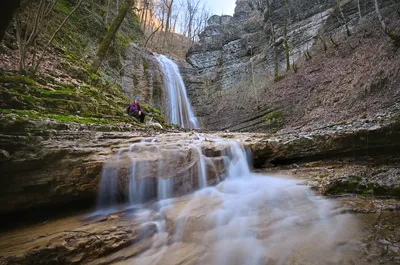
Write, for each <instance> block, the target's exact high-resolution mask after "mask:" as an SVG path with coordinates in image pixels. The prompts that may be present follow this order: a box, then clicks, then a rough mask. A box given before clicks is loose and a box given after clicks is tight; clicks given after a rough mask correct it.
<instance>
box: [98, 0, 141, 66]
mask: <svg viewBox="0 0 400 265" xmlns="http://www.w3.org/2000/svg"><path fill="white" fill-rule="evenodd" d="M134 3H135V0H125V3H124V6H123V7H122V8H121V9H120V10H119V12H118V14H117V16H116V17H115V18H114V19H113V21H112V23H111V25H110V28H109V29H108V31H107V33H106V35H105V36H104V38H103V40H102V42H101V44H100V47H99V49H98V50H97V53H96V58H95V59H94V61H93V63H92V67H93V70H94V71H95V72H97V70H99V68H100V65H101V63H102V61H103V60H104V58H105V56H106V53H107V50H108V48H109V47H110V44H111V42H112V40H113V39H114V38H115V34H117V31H118V29H119V27H120V26H121V24H122V21H123V20H124V18H125V17H126V15H127V14H128V12H129V11H130V10H132V6H133V5H134Z"/></svg>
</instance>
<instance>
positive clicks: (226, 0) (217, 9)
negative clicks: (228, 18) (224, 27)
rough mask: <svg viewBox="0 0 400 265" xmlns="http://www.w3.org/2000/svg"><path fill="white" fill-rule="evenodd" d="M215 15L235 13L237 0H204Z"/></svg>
mask: <svg viewBox="0 0 400 265" xmlns="http://www.w3.org/2000/svg"><path fill="white" fill-rule="evenodd" d="M204 1H205V2H206V3H207V5H208V6H209V7H210V9H211V13H213V14H215V15H233V11H234V9H235V2H236V0H204Z"/></svg>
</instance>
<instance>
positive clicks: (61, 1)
mask: <svg viewBox="0 0 400 265" xmlns="http://www.w3.org/2000/svg"><path fill="white" fill-rule="evenodd" d="M55 10H56V11H57V12H60V13H64V14H69V13H70V12H71V8H70V7H69V6H68V2H67V1H66V0H58V1H57V3H56V6H55Z"/></svg>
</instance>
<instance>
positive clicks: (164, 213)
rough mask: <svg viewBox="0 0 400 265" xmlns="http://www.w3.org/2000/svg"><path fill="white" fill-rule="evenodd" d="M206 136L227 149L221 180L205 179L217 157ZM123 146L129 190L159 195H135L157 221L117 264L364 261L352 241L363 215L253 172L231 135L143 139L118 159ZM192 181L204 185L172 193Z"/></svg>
mask: <svg viewBox="0 0 400 265" xmlns="http://www.w3.org/2000/svg"><path fill="white" fill-rule="evenodd" d="M206 141H211V142H213V145H215V146H216V147H217V148H216V150H220V151H221V152H220V155H221V157H222V159H221V161H222V164H223V165H224V166H223V167H224V168H225V170H224V172H225V173H224V174H223V175H219V174H217V176H214V178H215V180H216V181H215V182H216V183H217V185H216V186H208V185H207V183H208V182H209V181H210V178H211V175H209V172H210V171H212V169H213V168H214V169H215V168H217V167H218V165H217V164H215V163H214V162H213V161H214V160H212V159H211V157H206V155H205V154H204V153H203V152H204V150H203V149H202V148H201V147H200V146H201V143H204V142H206ZM180 150H186V151H187V152H183V153H180ZM124 152H125V155H126V156H128V157H129V158H130V167H131V168H130V170H128V172H130V175H129V178H130V180H129V182H128V184H127V185H129V189H130V190H131V191H132V190H133V191H134V193H135V194H136V195H135V194H130V195H129V197H130V198H132V197H135V196H136V197H137V196H139V195H138V194H142V195H140V196H139V197H142V196H143V192H145V193H156V195H155V196H156V198H157V202H155V203H150V204H140V203H142V202H143V199H135V200H132V199H131V200H130V201H131V203H133V204H134V205H138V204H140V205H141V206H140V207H139V208H140V209H141V210H140V211H139V212H138V213H137V214H140V216H141V218H140V219H141V220H143V219H147V221H144V222H143V224H142V227H143V229H146V227H148V226H150V225H155V227H156V228H157V229H156V231H157V232H156V234H155V235H154V237H153V244H152V246H151V247H150V248H149V249H148V250H147V251H144V252H143V253H141V254H139V255H137V256H135V257H133V258H131V259H127V260H124V261H120V262H116V263H112V264H119V265H122V264H137V265H157V264H158V265H175V264H210V265H286V264H287V265H289V264H295V265H301V264H320V265H322V264H323V265H327V264H359V263H357V260H356V259H354V253H356V250H355V248H356V245H355V244H354V243H353V242H352V240H354V238H357V236H359V233H358V231H359V230H358V229H357V226H358V223H357V222H356V220H355V219H353V217H352V216H351V215H349V214H342V213H340V209H338V207H337V205H336V204H335V203H334V202H333V201H330V200H327V199H324V198H321V197H319V196H316V195H315V194H313V192H312V191H311V190H310V189H309V188H308V187H306V186H302V185H300V183H299V181H297V180H293V179H289V178H283V177H272V176H264V175H259V174H254V173H251V171H250V168H249V163H248V157H249V154H248V153H247V152H246V150H244V148H243V147H242V146H241V145H240V144H238V143H237V142H235V141H233V140H222V139H217V138H215V139H209V138H208V139H205V138H204V137H202V136H201V135H193V136H192V138H191V139H186V140H183V141H179V142H174V143H171V142H170V143H164V144H163V143H160V142H154V141H142V142H141V143H136V144H134V145H133V146H131V148H129V149H127V150H123V151H121V152H120V154H119V156H118V165H119V166H121V165H124V159H123V157H124ZM177 153H178V154H179V153H180V154H179V155H173V154H177ZM149 154H150V155H149ZM184 159H186V160H184ZM181 160H182V161H183V160H184V161H183V164H185V165H186V164H188V165H190V166H188V167H187V168H186V169H185V171H187V172H188V173H187V174H183V173H182V172H177V170H178V168H179V167H178V166H177V165H178V161H181ZM172 161H175V162H172ZM174 170H175V171H176V172H175V173H174ZM152 171H156V172H153V173H151V172H152ZM133 172H135V173H133ZM149 174H150V175H154V176H155V177H156V178H157V179H158V181H157V183H156V185H151V184H150V185H148V183H149V182H144V183H146V184H141V182H140V177H141V178H142V179H143V178H146V177H147V175H149ZM112 175H113V174H112ZM140 175H141V176H140ZM178 176H180V177H178ZM220 178H222V179H223V178H225V180H223V181H222V182H219V181H218V180H219V179H220ZM106 179H109V178H106ZM114 181H115V180H114ZM218 182H219V184H218ZM113 183H114V182H113ZM150 183H151V182H150ZM103 184H104V182H103ZM188 185H189V186H191V188H192V189H196V188H198V191H196V192H195V193H193V194H192V195H188V196H184V197H175V198H173V196H174V195H176V194H177V193H176V189H178V186H180V187H186V186H188ZM112 187H113V186H112ZM151 188H153V189H156V190H157V191H156V192H153V191H151V190H150V189H151ZM108 192H109V190H108ZM115 192H117V191H115ZM178 195H179V193H178ZM136 197H135V198H136ZM111 198H114V197H113V196H111ZM145 205H146V206H145ZM130 207H132V205H131V206H130ZM150 211H155V212H157V214H155V215H154V214H153V215H151V214H150Z"/></svg>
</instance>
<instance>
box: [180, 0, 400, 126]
mask: <svg viewBox="0 0 400 265" xmlns="http://www.w3.org/2000/svg"><path fill="white" fill-rule="evenodd" d="M287 5H288V7H287V9H286V8H285V6H284V1H272V2H271V4H270V5H268V3H267V1H255V0H241V1H237V6H236V9H235V14H234V15H233V17H231V16H213V17H211V18H210V19H209V21H208V27H207V28H206V29H205V30H204V32H203V33H202V34H200V41H199V42H198V43H196V44H195V45H193V47H191V49H190V50H189V53H188V55H187V64H184V63H182V65H181V69H182V73H183V75H184V77H185V81H186V84H187V88H188V94H189V96H190V99H191V101H192V104H193V105H194V108H195V110H196V112H197V115H198V117H199V119H200V121H201V122H202V124H203V127H205V128H207V129H213V130H221V129H230V130H246V131H248V130H250V131H251V130H259V131H268V130H270V129H272V130H276V129H277V128H275V127H276V126H272V128H271V126H269V123H270V121H269V120H268V119H266V117H268V115H269V114H273V113H274V112H276V111H279V112H282V115H283V116H285V115H287V116H292V114H291V113H287V112H290V107H291V106H290V105H289V104H292V103H291V102H289V101H291V100H293V95H285V94H291V93H292V91H290V89H293V87H292V86H293V84H291V83H289V82H288V83H287V84H284V83H285V82H286V81H285V80H282V81H281V84H282V86H285V85H286V86H287V92H286V93H285V91H284V90H283V91H279V92H278V93H280V95H270V94H271V92H272V93H276V90H277V89H275V87H274V86H276V84H274V66H275V63H274V58H275V57H274V51H275V50H276V53H277V63H278V68H279V75H280V77H279V78H282V77H283V76H285V75H287V74H286V50H285V47H284V40H285V35H284V28H285V27H284V26H285V25H284V21H285V19H284V18H285V16H286V17H287V25H286V28H287V40H288V45H289V50H288V52H289V56H290V63H291V64H293V63H296V64H297V61H298V60H299V58H300V59H302V60H304V59H303V58H305V56H304V54H305V53H307V51H308V52H309V54H312V57H314V56H315V53H319V54H321V53H323V51H321V50H319V51H316V52H310V51H312V49H313V47H314V45H315V44H316V43H317V42H319V43H320V42H321V40H323V41H324V42H325V45H327V46H328V48H329V49H331V47H332V45H336V44H337V43H335V41H336V42H338V43H339V41H338V39H339V38H342V37H344V36H345V35H346V32H347V28H348V29H349V31H350V34H352V35H356V33H357V32H359V31H361V30H362V29H361V28H362V27H364V28H365V27H369V28H373V27H371V25H375V26H377V25H378V23H376V21H375V20H374V19H375V13H374V6H373V2H372V1H369V0H368V1H364V2H361V4H360V9H358V5H357V1H341V2H340V7H339V5H338V4H337V3H336V2H332V1H325V0H318V1H317V0H315V1H304V0H296V1H288V2H287ZM380 5H381V7H382V8H383V7H387V6H391V7H393V6H396V5H397V4H396V3H394V2H393V1H387V0H383V1H381V2H380ZM386 11H387V10H386ZM386 11H385V12H386ZM389 11H390V10H389ZM342 14H343V15H342ZM360 15H361V16H362V19H361V20H360ZM343 17H344V18H343ZM360 21H361V22H362V23H360ZM361 24H362V25H361ZM346 25H347V26H346ZM272 29H273V30H272ZM330 36H332V43H331V41H330ZM380 38H381V39H384V37H383V36H380ZM357 41H358V40H357ZM333 43H335V44H333ZM360 43H361V41H360ZM340 44H341V43H339V45H340ZM350 46H351V47H352V48H353V50H350V52H349V51H346V53H347V55H343V54H340V55H339V54H337V53H338V52H336V54H335V55H334V56H335V57H342V58H343V57H350V56H351V55H349V54H350V53H356V52H355V51H354V50H357V47H356V48H354V46H355V44H354V43H353V44H352V43H350ZM349 49H350V48H349ZM363 52H364V53H365V51H363ZM309 54H308V55H309ZM308 55H307V56H308ZM352 57H353V59H354V58H360V57H359V56H358V55H354V56H352ZM315 60H317V59H315ZM319 60H321V61H322V60H325V62H327V61H326V60H330V58H328V59H327V58H322V59H319ZM313 63H314V62H310V63H308V64H309V65H308V66H307V67H309V66H310V65H311V64H313ZM346 63H348V62H346V61H345V60H343V65H338V63H337V62H335V65H333V66H332V67H331V66H330V67H331V69H330V70H329V69H326V71H330V72H329V73H327V74H332V75H334V72H335V71H336V69H332V68H338V70H337V72H339V71H340V70H341V69H343V67H344V66H345V65H346ZM352 63H355V62H352ZM357 70H358V71H359V70H360V68H358V69H357ZM366 70H367V69H365V68H364V69H362V71H366ZM290 71H292V70H290ZM307 71H312V70H310V69H307ZM300 74H301V75H303V76H304V78H305V79H307V76H306V75H307V73H304V74H303V73H297V75H300ZM348 74H349V75H355V73H348ZM334 78H336V76H334ZM337 78H343V77H337ZM396 78H397V77H396ZM297 79H299V77H297ZM311 81H312V80H311ZM325 85H326V84H325ZM310 86H323V84H320V83H317V84H310ZM352 86H357V87H356V88H357V89H358V88H360V90H361V87H358V86H359V85H358V84H352ZM341 87H343V86H341ZM335 89H338V90H339V89H342V88H340V87H339V88H335ZM305 90H306V88H305V86H304V85H303V84H301V85H300V86H298V88H297V91H296V93H297V94H298V95H296V99H295V101H297V102H299V101H301V98H300V97H301V94H305V93H308V92H307V91H305ZM269 98H271V99H269ZM271 101H272V102H271ZM305 104H306V103H304V104H303V103H302V106H301V108H302V109H303V110H304V109H305V108H307V106H305ZM283 108H286V109H283ZM326 108H328V107H326ZM210 109H211V110H212V111H210ZM282 109H283V110H282ZM342 118H343V117H340V118H339V119H342ZM295 119H297V120H299V118H297V117H296V118H295ZM285 121H288V119H287V118H286V119H285Z"/></svg>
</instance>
